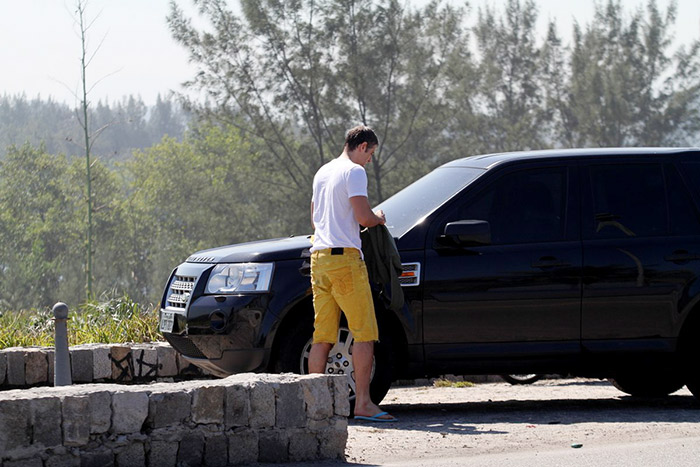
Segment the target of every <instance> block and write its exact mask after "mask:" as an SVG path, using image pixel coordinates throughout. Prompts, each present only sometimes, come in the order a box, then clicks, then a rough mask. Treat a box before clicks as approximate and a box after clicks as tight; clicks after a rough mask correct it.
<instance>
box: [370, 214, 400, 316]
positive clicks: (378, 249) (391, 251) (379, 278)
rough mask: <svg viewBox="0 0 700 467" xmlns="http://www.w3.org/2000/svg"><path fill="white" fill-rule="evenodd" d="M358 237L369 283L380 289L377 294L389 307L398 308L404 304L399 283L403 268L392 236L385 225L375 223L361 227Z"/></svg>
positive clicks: (396, 309) (395, 309)
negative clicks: (373, 225)
mask: <svg viewBox="0 0 700 467" xmlns="http://www.w3.org/2000/svg"><path fill="white" fill-rule="evenodd" d="M360 238H361V239H362V253H363V254H364V256H365V264H366V265H367V274H368V275H369V281H370V283H371V284H372V285H376V286H377V287H375V288H378V289H379V290H381V292H380V293H379V296H380V297H381V298H382V300H384V303H385V304H386V306H387V307H389V309H391V310H394V311H398V310H400V309H401V308H402V307H403V304H404V298H403V290H401V284H400V283H399V277H401V273H402V272H403V268H402V267H401V256H400V255H399V250H398V249H397V248H396V243H395V242H394V237H392V236H391V233H390V232H389V229H387V228H386V226H383V225H377V226H375V227H369V228H366V229H363V230H362V231H361V232H360Z"/></svg>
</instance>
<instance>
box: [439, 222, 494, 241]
mask: <svg viewBox="0 0 700 467" xmlns="http://www.w3.org/2000/svg"><path fill="white" fill-rule="evenodd" d="M444 238H445V240H447V242H448V243H451V244H453V245H458V246H478V245H490V244H491V226H490V225H489V223H488V222H487V221H479V220H468V221H456V222H449V223H448V224H447V225H446V226H445V232H444Z"/></svg>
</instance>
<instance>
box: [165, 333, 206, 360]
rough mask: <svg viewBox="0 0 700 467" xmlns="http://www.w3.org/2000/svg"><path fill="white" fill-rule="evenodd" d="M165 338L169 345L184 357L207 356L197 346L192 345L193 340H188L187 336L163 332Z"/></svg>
mask: <svg viewBox="0 0 700 467" xmlns="http://www.w3.org/2000/svg"><path fill="white" fill-rule="evenodd" d="M164 336H165V339H166V340H167V341H168V342H169V343H170V345H171V346H172V347H173V348H174V349H175V350H177V351H178V352H180V353H181V354H182V355H184V356H185V357H190V358H207V356H206V355H204V354H203V353H202V351H201V350H199V348H198V347H197V346H196V345H194V342H192V341H191V340H189V339H188V338H187V337H182V336H178V335H177V334H168V333H166V334H164Z"/></svg>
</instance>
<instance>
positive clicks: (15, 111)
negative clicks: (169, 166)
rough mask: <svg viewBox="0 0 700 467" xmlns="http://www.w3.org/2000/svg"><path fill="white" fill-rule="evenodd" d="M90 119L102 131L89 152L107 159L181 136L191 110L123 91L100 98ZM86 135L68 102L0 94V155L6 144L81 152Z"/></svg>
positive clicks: (71, 153) (73, 153) (126, 156)
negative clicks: (112, 99) (148, 101)
mask: <svg viewBox="0 0 700 467" xmlns="http://www.w3.org/2000/svg"><path fill="white" fill-rule="evenodd" d="M88 119H89V120H90V121H91V122H92V125H94V128H95V129H98V130H101V131H100V133H99V137H98V138H95V140H94V142H93V143H94V144H93V146H92V152H93V155H94V156H96V157H98V158H99V159H100V160H101V161H103V162H104V163H107V164H110V165H111V164H113V163H114V162H115V161H123V160H126V159H129V158H130V157H131V154H132V152H133V151H134V150H135V149H144V148H147V147H149V146H152V145H153V144H155V143H157V142H158V141H160V140H161V139H162V138H163V135H169V136H171V137H173V138H176V139H178V140H180V139H182V136H183V134H184V132H185V128H186V126H187V124H188V122H189V119H190V117H189V114H188V113H187V112H186V111H185V110H184V109H182V106H180V105H179V104H178V103H177V102H175V101H174V100H173V99H172V98H163V97H161V96H158V98H157V100H156V103H155V105H153V106H146V104H144V102H143V100H141V98H135V97H133V96H127V97H125V98H123V99H121V100H119V101H115V102H113V103H111V104H110V103H107V102H102V101H98V102H97V103H96V104H95V105H94V106H91V107H90V109H89V113H88ZM83 141H84V138H81V136H80V125H79V123H78V119H77V116H76V114H75V110H74V109H72V108H71V107H70V106H68V105H66V104H63V103H59V102H55V101H53V100H51V99H46V100H45V99H42V98H41V97H40V96H37V97H35V98H31V99H29V98H27V97H26V96H25V95H16V96H9V95H1V96H0V160H2V159H3V158H4V157H5V155H6V152H7V148H9V147H10V146H22V145H24V144H25V143H29V144H31V145H32V146H40V145H42V146H43V147H44V148H45V149H46V151H47V152H48V153H49V154H64V155H66V156H68V157H69V158H70V157H72V156H76V155H78V154H79V153H80V152H81V148H82V147H83V146H84V143H83Z"/></svg>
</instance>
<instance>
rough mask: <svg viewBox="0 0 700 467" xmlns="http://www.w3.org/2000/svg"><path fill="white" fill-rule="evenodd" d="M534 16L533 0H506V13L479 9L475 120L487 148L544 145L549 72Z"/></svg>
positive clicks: (517, 147) (516, 147)
mask: <svg viewBox="0 0 700 467" xmlns="http://www.w3.org/2000/svg"><path fill="white" fill-rule="evenodd" d="M536 21H537V7H536V5H535V2H534V1H533V0H526V1H525V2H521V1H520V0H508V2H507V3H506V6H505V11H504V14H503V15H502V16H500V15H499V16H497V15H496V12H495V11H494V10H493V9H491V8H490V7H488V6H487V7H485V8H484V9H483V10H480V12H479V17H478V20H477V24H476V27H475V29H474V34H475V37H476V45H477V52H478V55H479V58H478V68H477V73H478V76H479V77H480V80H479V88H478V90H479V98H478V100H477V105H478V110H477V113H478V114H479V118H477V119H476V122H477V124H478V128H479V132H478V135H479V136H480V138H479V139H480V141H479V143H480V144H479V146H480V148H481V150H482V151H483V152H502V151H513V150H523V149H538V148H541V147H543V146H545V145H546V142H545V141H546V140H545V135H544V134H543V129H544V128H545V123H546V121H547V119H546V114H545V113H544V112H543V107H544V106H543V102H544V99H545V97H544V95H543V89H542V86H541V84H542V83H543V82H544V81H545V76H544V75H543V68H542V66H541V60H542V53H543V52H542V50H541V48H540V47H539V46H538V45H537V44H536Z"/></svg>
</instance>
